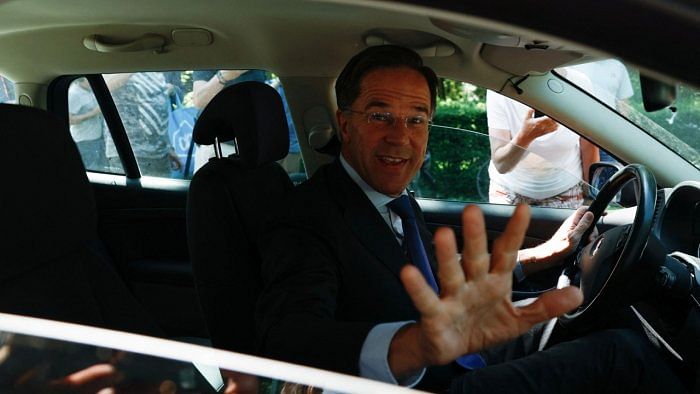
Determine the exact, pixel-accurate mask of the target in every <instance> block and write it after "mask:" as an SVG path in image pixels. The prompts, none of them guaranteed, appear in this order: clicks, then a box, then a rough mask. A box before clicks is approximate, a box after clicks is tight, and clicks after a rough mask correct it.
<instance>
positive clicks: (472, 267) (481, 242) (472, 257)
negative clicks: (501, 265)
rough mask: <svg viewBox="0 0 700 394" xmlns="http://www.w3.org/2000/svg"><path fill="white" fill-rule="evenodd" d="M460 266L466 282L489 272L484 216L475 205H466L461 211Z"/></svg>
mask: <svg viewBox="0 0 700 394" xmlns="http://www.w3.org/2000/svg"><path fill="white" fill-rule="evenodd" d="M462 236H463V240H464V249H462V266H463V269H464V273H465V274H466V275H467V279H468V280H473V279H475V278H478V277H481V276H483V275H486V273H487V272H489V264H490V263H489V251H488V239H487V236H486V225H485V223H484V215H483V214H482V213H481V210H480V209H479V207H477V206H476V205H468V206H467V207H466V208H464V210H463V211H462Z"/></svg>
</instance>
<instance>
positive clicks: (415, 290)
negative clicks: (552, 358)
mask: <svg viewBox="0 0 700 394" xmlns="http://www.w3.org/2000/svg"><path fill="white" fill-rule="evenodd" d="M529 221H530V211H529V208H528V207H527V206H526V205H520V206H518V207H517V208H516V210H515V213H514V214H513V217H512V218H511V219H510V221H509V223H508V225H507V227H506V230H505V232H504V233H503V234H502V235H501V236H500V237H499V238H498V239H497V240H496V241H495V242H494V244H493V251H492V252H493V253H492V254H489V253H488V248H487V235H486V230H485V227H484V217H483V215H482V213H481V211H480V210H479V208H477V207H476V206H468V207H466V208H465V209H464V212H463V213H462V224H463V237H464V250H463V252H462V262H461V264H460V262H459V261H458V254H457V246H456V242H455V237H454V233H453V232H452V231H451V230H450V229H447V228H441V229H439V230H438V231H437V232H436V234H435V248H436V255H437V259H438V264H439V267H438V277H439V282H440V295H439V296H438V295H437V294H435V292H434V291H433V290H432V289H431V288H430V286H429V285H428V284H427V283H426V282H425V279H424V278H423V276H422V275H421V273H420V271H418V269H417V268H416V267H414V266H412V265H407V266H406V267H404V269H403V270H402V272H401V280H402V281H403V283H404V286H405V287H406V290H407V291H408V293H409V295H410V296H411V299H412V300H413V303H414V304H415V305H416V308H417V309H418V310H419V311H420V313H421V318H420V321H419V323H418V328H419V329H420V330H419V332H420V337H421V341H420V343H421V353H422V355H423V357H424V360H425V362H426V363H427V364H433V365H435V364H446V363H449V362H451V361H453V360H454V359H456V358H457V357H459V356H461V355H463V354H466V353H474V352H477V351H479V350H482V349H484V348H486V347H489V346H493V345H495V344H498V343H501V342H504V341H507V340H509V339H512V338H514V337H517V336H518V335H520V334H522V333H524V332H526V331H527V330H528V329H530V328H531V327H532V326H533V325H534V324H536V323H538V322H541V321H545V320H548V319H550V318H552V317H555V316H558V315H561V314H563V313H565V312H568V311H570V310H572V309H573V308H575V307H576V306H578V305H579V304H580V303H581V301H582V295H581V292H580V291H579V290H578V289H577V288H574V287H567V288H564V289H560V290H553V291H550V292H547V293H545V294H543V295H542V296H540V297H539V298H538V299H537V300H536V301H535V302H533V303H532V304H530V305H527V306H525V307H514V306H513V304H512V302H511V300H510V298H511V289H512V275H513V268H514V267H515V261H516V256H517V253H518V249H519V248H520V246H521V245H522V242H523V238H524V236H525V231H526V229H527V226H528V224H529Z"/></svg>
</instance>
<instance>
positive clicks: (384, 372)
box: [360, 321, 425, 387]
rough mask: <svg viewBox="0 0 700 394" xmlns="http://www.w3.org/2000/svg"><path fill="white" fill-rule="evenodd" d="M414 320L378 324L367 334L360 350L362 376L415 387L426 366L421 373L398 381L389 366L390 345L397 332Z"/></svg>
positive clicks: (421, 377)
mask: <svg viewBox="0 0 700 394" xmlns="http://www.w3.org/2000/svg"><path fill="white" fill-rule="evenodd" d="M410 323H414V322H413V321H403V322H395V323H382V324H377V325H376V326H374V327H373V328H372V330H371V331H370V332H369V334H367V338H365V342H364V343H363V344H362V350H361V352H360V376H362V377H363V378H367V379H372V380H378V381H380V382H384V383H390V384H398V385H401V386H405V387H413V386H415V385H417V384H418V382H420V380H421V379H423V375H425V368H423V369H422V370H421V371H420V372H419V373H417V374H415V375H413V376H409V377H408V378H405V379H401V381H397V380H396V378H395V377H394V375H393V374H392V373H391V369H390V368H389V345H390V344H391V340H392V339H393V338H394V335H396V332H397V331H399V329H400V328H401V327H403V326H405V325H406V324H410Z"/></svg>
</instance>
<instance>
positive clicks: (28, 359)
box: [0, 314, 410, 394]
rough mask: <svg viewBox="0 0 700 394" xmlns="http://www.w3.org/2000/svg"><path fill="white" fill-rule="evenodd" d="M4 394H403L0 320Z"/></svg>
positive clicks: (171, 346) (67, 327)
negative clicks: (103, 393)
mask: <svg viewBox="0 0 700 394" xmlns="http://www.w3.org/2000/svg"><path fill="white" fill-rule="evenodd" d="M0 318H1V319H0V365H2V373H0V391H1V392H3V393H53V392H58V393H78V392H86V393H87V392H90V393H95V392H100V393H102V392H105V393H107V392H109V393H114V392H119V393H134V392H136V393H217V392H219V393H220V392H226V393H228V392H245V393H266V394H276V393H322V392H326V393H367V392H374V393H404V392H410V390H409V389H406V388H402V387H399V386H391V385H388V384H385V383H380V382H376V381H371V380H368V379H362V378H358V377H354V376H348V375H341V374H339V373H335V372H329V371H323V370H320V369H315V368H313V369H312V368H308V367H303V366H299V365H294V364H290V363H282V362H279V361H274V360H268V359H264V358H260V357H254V356H249V355H245V354H241V353H233V352H227V351H222V350H218V349H212V348H209V347H202V346H196V345H192V344H189V343H182V342H175V341H169V340H164V339H160V338H152V337H147V336H143V335H134V334H130V333H125V332H120V331H109V330H103V329H99V328H94V327H87V326H81V325H77V324H67V323H60V322H55V321H50V320H40V319H31V318H27V317H21V316H14V315H6V314H2V315H1V316H0Z"/></svg>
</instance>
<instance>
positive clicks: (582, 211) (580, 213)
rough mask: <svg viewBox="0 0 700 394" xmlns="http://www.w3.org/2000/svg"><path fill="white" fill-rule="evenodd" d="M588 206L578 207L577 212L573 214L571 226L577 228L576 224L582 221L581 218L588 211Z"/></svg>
mask: <svg viewBox="0 0 700 394" xmlns="http://www.w3.org/2000/svg"><path fill="white" fill-rule="evenodd" d="M587 209H588V207H578V209H577V210H576V212H574V214H573V215H571V228H576V225H577V224H578V223H579V222H580V221H581V218H582V217H583V215H584V214H585V213H586V210H587Z"/></svg>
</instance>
